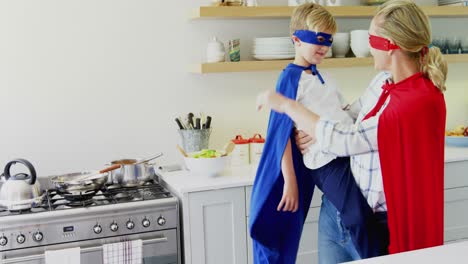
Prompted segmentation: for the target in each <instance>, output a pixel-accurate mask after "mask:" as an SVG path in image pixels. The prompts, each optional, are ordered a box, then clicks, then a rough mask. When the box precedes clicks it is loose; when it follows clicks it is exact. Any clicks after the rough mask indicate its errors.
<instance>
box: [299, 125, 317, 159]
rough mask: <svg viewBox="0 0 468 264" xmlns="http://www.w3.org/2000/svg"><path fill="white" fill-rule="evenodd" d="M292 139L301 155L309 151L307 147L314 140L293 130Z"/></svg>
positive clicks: (300, 131)
mask: <svg viewBox="0 0 468 264" xmlns="http://www.w3.org/2000/svg"><path fill="white" fill-rule="evenodd" d="M294 138H295V139H296V146H297V147H298V148H299V150H300V151H301V153H302V154H306V153H307V152H308V151H309V147H310V146H311V145H312V144H314V143H315V141H316V140H315V138H313V137H311V136H310V135H309V134H306V133H305V132H304V131H302V130H297V129H295V130H294Z"/></svg>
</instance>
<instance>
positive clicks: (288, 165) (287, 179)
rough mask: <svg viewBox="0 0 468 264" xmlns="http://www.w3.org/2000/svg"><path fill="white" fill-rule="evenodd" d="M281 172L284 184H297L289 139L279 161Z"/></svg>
mask: <svg viewBox="0 0 468 264" xmlns="http://www.w3.org/2000/svg"><path fill="white" fill-rule="evenodd" d="M281 172H282V173H283V178H284V184H292V183H295V184H297V182H296V173H295V171H294V164H293V160H292V149H291V139H288V144H287V145H286V149H285V150H284V153H283V158H282V159H281Z"/></svg>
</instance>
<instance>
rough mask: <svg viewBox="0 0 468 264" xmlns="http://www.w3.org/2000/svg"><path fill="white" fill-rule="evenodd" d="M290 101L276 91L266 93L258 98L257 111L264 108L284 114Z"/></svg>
mask: <svg viewBox="0 0 468 264" xmlns="http://www.w3.org/2000/svg"><path fill="white" fill-rule="evenodd" d="M288 100H289V99H288V98H286V97H284V96H283V95H281V94H279V93H277V92H275V91H272V90H268V91H264V92H262V93H260V94H259V95H258V96H257V103H256V105H257V111H259V110H261V109H262V108H271V109H272V110H274V111H276V112H278V113H284V111H285V109H284V108H285V106H286V104H287V102H288Z"/></svg>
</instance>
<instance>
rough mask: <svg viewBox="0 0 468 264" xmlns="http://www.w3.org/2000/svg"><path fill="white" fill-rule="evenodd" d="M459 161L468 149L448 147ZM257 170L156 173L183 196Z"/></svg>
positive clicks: (249, 180)
mask: <svg viewBox="0 0 468 264" xmlns="http://www.w3.org/2000/svg"><path fill="white" fill-rule="evenodd" d="M459 161H468V148H454V147H446V148H445V162H446V163H450V162H459ZM256 170H257V168H256V166H245V167H233V168H230V169H227V170H226V171H225V172H223V174H222V175H220V176H218V177H201V176H192V175H191V174H190V172H189V171H186V170H180V171H173V172H162V171H161V170H156V171H157V174H158V175H159V176H160V177H161V178H162V179H163V181H164V182H165V183H166V184H167V186H168V188H169V189H170V190H171V191H173V192H175V193H177V194H179V195H183V194H185V193H189V192H198V191H207V190H216V189H224V188H232V187H239V186H249V185H252V184H253V181H254V178H255V173H256Z"/></svg>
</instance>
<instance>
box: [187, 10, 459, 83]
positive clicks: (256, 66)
mask: <svg viewBox="0 0 468 264" xmlns="http://www.w3.org/2000/svg"><path fill="white" fill-rule="evenodd" d="M326 8H327V9H328V10H329V11H330V12H331V13H332V14H333V15H334V16H335V17H337V18H371V17H372V16H373V15H374V13H375V10H376V7H375V6H330V7H326ZM293 9H294V7H285V6H260V7H232V6H230V7H212V6H211V7H199V8H197V9H196V10H194V11H193V12H192V15H191V18H192V19H204V18H225V19H233V18H238V19H243V18H248V19H263V18H289V17H290V16H291V14H292V11H293ZM422 9H423V10H424V12H425V13H426V14H427V15H428V16H430V17H448V18H452V17H468V7H462V6H423V7H422ZM445 58H446V60H447V62H448V63H459V62H468V54H452V55H445ZM290 62H292V60H271V61H256V60H252V61H240V62H218V63H200V64H195V65H191V67H190V72H192V73H199V74H204V73H223V72H252V71H272V70H281V69H283V68H284V67H285V66H286V65H287V64H288V63H290ZM372 65H373V59H372V58H370V57H369V58H354V57H353V58H327V59H325V60H324V61H323V63H322V64H321V65H320V67H321V68H346V67H366V66H372Z"/></svg>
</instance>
